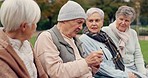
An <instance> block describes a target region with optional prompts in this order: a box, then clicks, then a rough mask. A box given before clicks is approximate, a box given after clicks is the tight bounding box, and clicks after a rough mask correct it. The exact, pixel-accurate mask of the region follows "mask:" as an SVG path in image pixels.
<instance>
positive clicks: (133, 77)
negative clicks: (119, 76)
mask: <svg viewBox="0 0 148 78" xmlns="http://www.w3.org/2000/svg"><path fill="white" fill-rule="evenodd" d="M128 76H129V78H137V76H136V75H135V74H134V73H132V72H128Z"/></svg>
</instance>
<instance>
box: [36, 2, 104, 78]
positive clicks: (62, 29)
mask: <svg viewBox="0 0 148 78" xmlns="http://www.w3.org/2000/svg"><path fill="white" fill-rule="evenodd" d="M85 19H86V14H85V11H84V9H83V8H82V7H81V6H80V5H79V4H78V3H76V2H74V1H68V2H67V3H66V4H64V5H63V6H62V8H61V9H60V12H59V15H58V23H57V25H55V26H54V27H53V28H51V29H50V30H47V31H44V32H42V33H41V34H40V35H39V37H38V38H37V41H36V43H35V51H36V52H37V53H36V54H37V55H38V57H39V58H40V60H41V62H42V65H43V67H44V69H45V71H46V72H47V73H48V75H49V76H50V77H51V78H92V73H91V72H92V71H93V72H96V71H95V69H98V68H99V65H100V62H101V61H102V55H103V54H102V52H101V51H97V52H93V53H92V54H90V55H89V56H87V57H86V58H83V57H84V56H83V55H84V53H85V52H83V51H82V48H81V43H80V41H79V39H77V38H76V35H77V33H78V32H79V31H80V30H81V29H82V25H83V23H84V21H85Z"/></svg>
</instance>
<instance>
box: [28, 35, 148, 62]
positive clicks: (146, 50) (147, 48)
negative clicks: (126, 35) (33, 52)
mask: <svg viewBox="0 0 148 78" xmlns="http://www.w3.org/2000/svg"><path fill="white" fill-rule="evenodd" d="M29 41H30V42H31V43H32V45H33V46H34V43H35V41H36V37H35V36H33V37H32V38H31V39H30V40H29ZM140 46H141V50H142V54H143V57H144V60H145V61H146V63H148V40H140Z"/></svg>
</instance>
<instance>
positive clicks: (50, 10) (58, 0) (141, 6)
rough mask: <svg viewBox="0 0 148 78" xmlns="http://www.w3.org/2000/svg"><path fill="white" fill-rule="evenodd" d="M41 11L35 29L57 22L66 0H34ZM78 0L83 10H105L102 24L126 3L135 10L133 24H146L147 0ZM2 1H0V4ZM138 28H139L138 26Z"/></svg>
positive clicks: (147, 21)
mask: <svg viewBox="0 0 148 78" xmlns="http://www.w3.org/2000/svg"><path fill="white" fill-rule="evenodd" d="M35 1H36V2H37V3H38V4H39V6H40V8H41V11H42V16H41V19H40V21H39V23H38V27H37V30H46V29H50V28H51V27H53V25H54V24H56V23H57V15H58V12H59V10H60V8H61V6H62V5H63V4H65V3H66V2H67V1H68V0H35ZM73 1H76V2H78V3H79V4H80V5H81V6H82V7H83V8H84V9H85V11H86V10H87V9H88V8H90V7H99V8H101V9H102V10H103V11H104V12H105V20H104V26H108V25H109V24H110V23H111V22H113V21H114V20H115V12H116V10H117V9H118V7H119V6H121V5H128V6H131V7H133V8H134V9H135V10H136V13H137V15H138V16H137V18H136V20H135V21H134V22H133V23H132V24H133V25H135V26H147V25H148V0H73ZM2 2H3V1H0V5H1V3H2ZM138 29H139V28H138ZM138 31H139V30H138Z"/></svg>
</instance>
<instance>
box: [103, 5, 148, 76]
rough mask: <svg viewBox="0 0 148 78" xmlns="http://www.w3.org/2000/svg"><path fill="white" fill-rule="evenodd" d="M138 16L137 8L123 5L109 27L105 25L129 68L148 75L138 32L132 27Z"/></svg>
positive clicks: (106, 30)
mask: <svg viewBox="0 0 148 78" xmlns="http://www.w3.org/2000/svg"><path fill="white" fill-rule="evenodd" d="M135 16H136V13H135V10H134V9H133V8H132V7H129V6H121V7H119V9H118V10H117V12H116V20H115V21H114V22H113V23H111V24H110V25H109V26H108V27H103V28H102V30H103V31H105V32H106V33H107V34H108V35H109V36H110V37H111V38H112V40H113V42H114V43H115V45H116V46H117V47H118V50H119V51H120V53H121V55H122V57H123V61H124V64H125V66H126V67H127V68H130V69H132V70H134V71H137V72H139V73H142V74H144V75H146V69H145V67H144V60H143V55H142V52H141V48H140V45H139V41H138V37H137V33H136V31H135V30H133V29H131V28H130V24H131V23H132V22H133V21H134V19H135Z"/></svg>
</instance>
